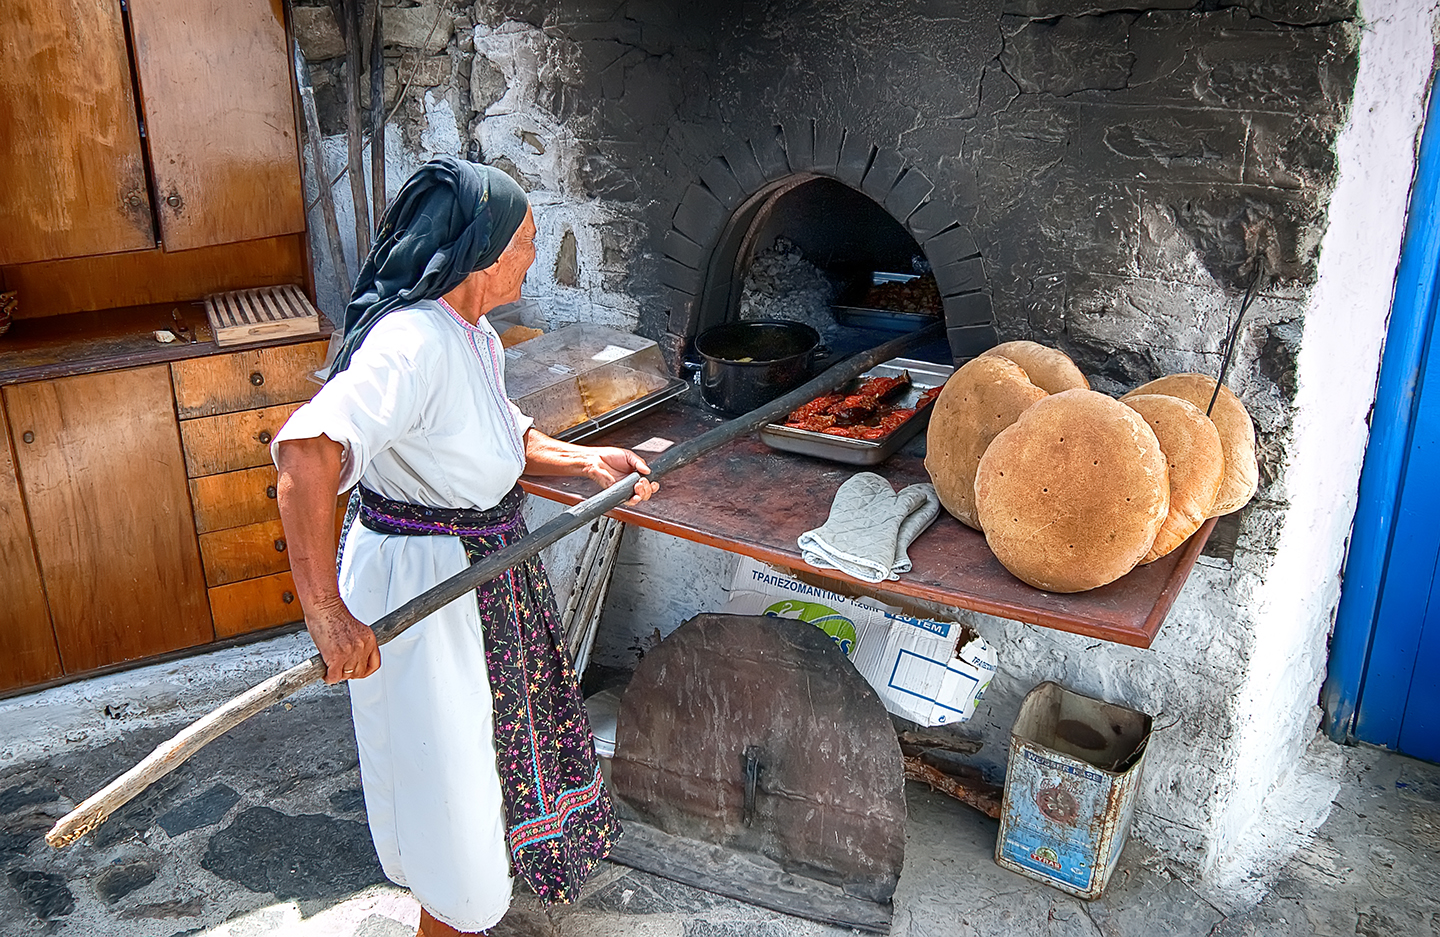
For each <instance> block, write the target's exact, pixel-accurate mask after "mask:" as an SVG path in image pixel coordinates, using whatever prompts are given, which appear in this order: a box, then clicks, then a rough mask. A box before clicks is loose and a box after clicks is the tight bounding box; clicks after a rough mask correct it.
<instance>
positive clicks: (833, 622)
mask: <svg viewBox="0 0 1440 937" xmlns="http://www.w3.org/2000/svg"><path fill="white" fill-rule="evenodd" d="M724 611H726V612H728V613H730V614H732V615H774V616H776V617H779V618H796V619H799V620H800V621H805V622H809V623H810V624H812V625H815V626H816V627H817V628H820V629H821V630H823V631H824V632H825V633H826V634H828V635H830V637H832V638H834V639H835V643H836V644H837V645H839V647H840V650H842V651H844V652H845V656H846V657H849V658H850V660H851V662H852V663H854V665H855V669H856V670H858V671H860V673H861V675H862V676H864V677H865V679H866V680H867V681H869V683H870V685H871V686H872V687H874V688H875V692H876V693H878V694H879V695H880V700H881V702H883V703H884V704H885V708H886V709H887V710H889V711H890V712H892V713H894V714H895V715H897V716H901V717H903V718H905V719H909V720H911V721H912V722H917V723H919V724H920V725H924V726H939V725H950V724H952V723H956V722H964V721H966V720H967V719H969V718H970V717H971V716H973V715H974V714H975V704H976V703H977V702H978V701H979V699H980V697H981V695H982V694H984V692H985V688H986V687H987V686H989V685H990V678H991V677H992V676H994V674H995V651H994V650H993V649H991V647H990V646H989V645H988V644H986V643H985V639H983V638H981V637H980V636H979V635H978V634H976V633H975V632H974V631H972V630H970V629H969V628H966V627H965V626H963V625H961V624H959V623H957V622H953V621H935V620H932V619H928V618H913V617H911V616H909V615H906V614H904V613H903V612H902V611H901V610H900V609H898V608H895V607H894V606H891V605H887V604H885V603H884V602H881V601H880V600H878V599H875V598H873V597H870V596H854V597H852V596H847V595H841V594H839V593H837V592H831V591H829V590H827V589H823V588H820V587H819V586H814V585H811V584H810V583H807V582H804V581H802V580H800V579H797V578H795V577H794V576H791V575H790V574H789V573H787V572H784V571H781V570H778V569H775V568H774V567H771V566H767V565H766V564H764V563H761V562H759V561H757V560H752V559H750V558H749V557H741V558H740V565H739V566H738V567H737V568H736V570H735V579H734V581H733V583H732V584H731V592H730V600H729V601H728V602H727V603H726V604H725V608H724Z"/></svg>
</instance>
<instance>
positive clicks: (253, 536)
mask: <svg viewBox="0 0 1440 937" xmlns="http://www.w3.org/2000/svg"><path fill="white" fill-rule="evenodd" d="M327 344H328V343H327V342H324V341H316V342H306V343H304V344H299V345H285V346H280V347H276V348H264V349H258V350H247V351H236V352H231V353H230V354H227V355H214V356H211V357H208V358H193V359H191V360H189V361H180V362H176V363H175V364H172V365H171V366H170V368H171V372H172V378H173V381H174V386H175V406H176V411H177V412H178V413H179V415H180V435H181V438H182V439H183V440H184V450H185V464H186V466H187V467H188V471H189V474H190V499H191V503H192V504H193V505H194V513H195V531H196V533H197V534H198V535H199V539H200V553H201V556H202V557H203V562H204V567H205V580H206V584H207V585H208V586H209V595H210V610H211V613H212V615H213V617H214V623H215V633H216V635H217V636H219V637H231V636H233V635H237V634H245V633H247V632H250V631H257V630H260V629H263V628H271V627H274V626H276V625H282V624H286V623H288V622H293V621H300V620H301V619H302V618H303V617H304V616H303V615H302V613H301V611H300V603H299V602H298V601H296V597H295V583H294V580H292V579H291V578H290V563H289V559H288V557H287V554H286V547H287V545H286V543H285V532H284V530H283V529H282V528H281V526H280V511H279V508H278V506H277V502H276V500H275V468H274V465H273V464H272V463H271V461H270V442H271V440H273V439H274V438H275V434H276V433H278V432H279V431H280V427H282V426H284V425H285V421H286V420H287V419H289V417H290V414H291V413H293V412H294V411H295V410H296V408H298V407H299V406H300V404H301V403H302V402H303V401H306V400H309V399H310V398H311V397H312V396H314V395H315V392H316V391H317V390H319V389H320V387H319V385H318V384H317V383H315V381H314V380H312V379H311V375H313V374H314V372H315V371H316V369H318V368H319V367H320V366H321V365H322V364H324V363H325V351H326V347H327Z"/></svg>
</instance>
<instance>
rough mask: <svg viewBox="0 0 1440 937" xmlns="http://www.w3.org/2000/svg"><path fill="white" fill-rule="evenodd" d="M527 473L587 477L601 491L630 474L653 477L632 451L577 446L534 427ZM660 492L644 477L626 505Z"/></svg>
mask: <svg viewBox="0 0 1440 937" xmlns="http://www.w3.org/2000/svg"><path fill="white" fill-rule="evenodd" d="M525 471H527V472H529V473H531V474H532V475H584V476H585V477H586V478H588V479H590V480H591V481H593V482H595V483H596V484H597V485H599V486H600V487H602V488H609V487H610V486H611V485H613V484H615V483H616V482H618V481H619V480H620V479H622V478H624V477H625V476H626V475H629V474H630V473H631V472H639V473H640V474H641V475H649V474H650V466H648V465H646V464H645V460H644V459H642V458H640V457H639V456H638V455H636V454H635V453H633V452H631V451H630V450H629V449H617V448H616V447H614V446H577V445H575V444H574V443H568V442H561V441H560V440H558V439H551V438H550V437H549V436H546V435H545V434H544V433H542V432H540V431H539V430H537V429H534V428H533V427H532V428H531V429H529V430H527V431H526V433H525ZM659 490H660V483H659V482H652V481H650V480H649V479H648V478H642V479H640V480H639V481H638V482H636V483H635V495H634V497H632V498H631V499H630V500H629V501H627V502H625V503H626V504H639V503H640V502H641V501H649V500H650V496H651V495H653V494H655V492H657V491H659Z"/></svg>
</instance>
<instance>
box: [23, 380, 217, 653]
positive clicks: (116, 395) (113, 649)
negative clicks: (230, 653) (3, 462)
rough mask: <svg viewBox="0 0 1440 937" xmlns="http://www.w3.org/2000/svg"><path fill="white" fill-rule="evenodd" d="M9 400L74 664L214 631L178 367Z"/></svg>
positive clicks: (39, 387) (43, 555)
mask: <svg viewBox="0 0 1440 937" xmlns="http://www.w3.org/2000/svg"><path fill="white" fill-rule="evenodd" d="M4 399H5V405H6V407H7V408H8V410H9V413H10V418H11V429H12V431H13V432H14V435H15V437H16V440H17V445H16V458H17V462H18V464H19V468H20V477H21V480H22V486H21V487H22V490H23V491H24V494H25V499H26V504H27V506H28V508H29V512H30V518H31V521H32V525H31V526H32V529H33V531H34V534H35V543H36V552H37V553H38V555H39V560H40V570H41V573H42V575H43V577H44V581H45V589H46V592H47V594H48V596H49V600H50V612H51V615H52V617H53V620H54V624H55V635H56V638H57V639H58V641H59V647H60V659H61V661H62V663H63V665H64V667H65V672H66V673H75V672H78V671H84V670H90V669H93V668H95V667H101V666H104V665H106V664H113V663H116V662H119V661H124V660H134V659H136V658H140V657H146V656H149V655H151V654H158V653H161V652H163V651H169V650H174V649H176V648H182V647H191V646H193V645H196V644H202V643H204V642H207V641H209V640H211V639H212V638H213V637H214V632H213V631H212V630H211V627H210V614H209V608H208V607H207V605H206V601H205V579H204V574H203V571H202V569H201V566H200V550H199V546H198V544H197V543H196V540H195V528H194V522H193V520H192V518H191V513H190V504H189V501H188V499H187V498H186V497H185V495H186V488H185V484H186V483H185V461H184V458H183V457H182V456H181V453H180V432H179V429H178V427H177V426H176V424H175V415H174V411H173V409H172V403H171V396H170V374H169V369H168V368H167V367H166V366H164V365H154V366H151V367H147V368H138V369H134V370H130V371H115V372H109V373H105V374H87V375H83V376H80V377H69V378H63V379H61V380H55V381H45V382H41V383H35V384H21V385H18V386H14V387H7V388H5V391H4ZM27 433H28V434H30V435H29V436H27V435H26V434H27Z"/></svg>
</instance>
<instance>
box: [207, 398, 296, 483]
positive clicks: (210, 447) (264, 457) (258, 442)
mask: <svg viewBox="0 0 1440 937" xmlns="http://www.w3.org/2000/svg"><path fill="white" fill-rule="evenodd" d="M300 406H301V404H299V403H287V404H281V405H280V406H278V407H266V408H264V409H263V410H241V411H240V412H238V413H222V414H220V415H218V416H207V417H201V418H200V419H198V420H185V421H183V422H182V423H181V424H180V438H181V440H182V441H183V443H184V448H185V467H186V471H187V472H189V474H190V477H191V478H197V477H199V476H201V475H215V474H217V473H219V472H234V471H238V470H240V469H247V468H254V467H255V466H257V465H269V464H270V441H271V440H272V439H274V438H275V434H276V433H278V432H280V427H282V426H284V425H285V421H286V420H288V419H290V414H292V413H294V412H295V411H296V410H298V409H299V408H300Z"/></svg>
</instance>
